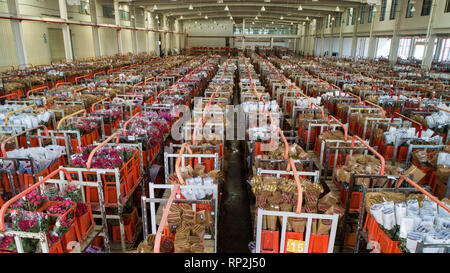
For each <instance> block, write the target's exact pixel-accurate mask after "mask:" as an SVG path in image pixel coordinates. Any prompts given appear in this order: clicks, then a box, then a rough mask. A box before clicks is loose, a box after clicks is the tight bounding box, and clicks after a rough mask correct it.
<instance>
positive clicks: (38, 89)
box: [27, 86, 48, 98]
mask: <svg viewBox="0 0 450 273" xmlns="http://www.w3.org/2000/svg"><path fill="white" fill-rule="evenodd" d="M45 89H47V90H48V87H47V86H42V87H38V88H34V89H31V90H30V91H28V92H27V98H29V97H30V94H31V93H34V92H38V91H41V90H45Z"/></svg>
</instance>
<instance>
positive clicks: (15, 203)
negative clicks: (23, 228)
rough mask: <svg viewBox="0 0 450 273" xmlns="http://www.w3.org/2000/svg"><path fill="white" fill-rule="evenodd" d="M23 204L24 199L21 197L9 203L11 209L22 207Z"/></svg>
mask: <svg viewBox="0 0 450 273" xmlns="http://www.w3.org/2000/svg"><path fill="white" fill-rule="evenodd" d="M24 206H25V204H24V201H23V200H22V199H19V200H17V201H16V202H14V203H12V204H11V206H10V207H11V208H12V209H23V208H24Z"/></svg>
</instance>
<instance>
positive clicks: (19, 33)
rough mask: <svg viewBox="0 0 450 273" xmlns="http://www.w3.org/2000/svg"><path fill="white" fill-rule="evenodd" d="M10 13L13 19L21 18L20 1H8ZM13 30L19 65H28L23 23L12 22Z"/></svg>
mask: <svg viewBox="0 0 450 273" xmlns="http://www.w3.org/2000/svg"><path fill="white" fill-rule="evenodd" d="M8 11H9V14H10V15H11V16H12V17H18V16H19V2H18V0H8ZM10 22H11V29H12V33H13V36H14V44H15V48H16V56H17V64H19V65H26V64H28V58H27V50H26V48H25V40H24V39H23V28H22V22H21V21H18V20H10Z"/></svg>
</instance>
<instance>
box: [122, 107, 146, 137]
mask: <svg viewBox="0 0 450 273" xmlns="http://www.w3.org/2000/svg"><path fill="white" fill-rule="evenodd" d="M138 116H139V117H141V116H142V113H141V112H138V113H136V114H134V116H132V117H131V118H130V119H129V120H127V121H126V122H125V124H124V125H123V136H126V135H127V125H128V124H129V123H130V122H131V121H132V120H133V119H135V118H136V117H138Z"/></svg>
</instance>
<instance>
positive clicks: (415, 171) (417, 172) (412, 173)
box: [403, 165, 426, 183]
mask: <svg viewBox="0 0 450 273" xmlns="http://www.w3.org/2000/svg"><path fill="white" fill-rule="evenodd" d="M403 174H405V175H407V176H408V177H409V178H411V180H412V181H414V182H416V183H418V182H419V181H420V180H422V178H424V177H425V175H426V174H425V173H424V172H423V171H422V170H421V169H419V168H417V167H416V166H415V165H411V167H409V169H407V170H406V171H404V172H403Z"/></svg>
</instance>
